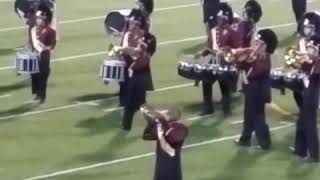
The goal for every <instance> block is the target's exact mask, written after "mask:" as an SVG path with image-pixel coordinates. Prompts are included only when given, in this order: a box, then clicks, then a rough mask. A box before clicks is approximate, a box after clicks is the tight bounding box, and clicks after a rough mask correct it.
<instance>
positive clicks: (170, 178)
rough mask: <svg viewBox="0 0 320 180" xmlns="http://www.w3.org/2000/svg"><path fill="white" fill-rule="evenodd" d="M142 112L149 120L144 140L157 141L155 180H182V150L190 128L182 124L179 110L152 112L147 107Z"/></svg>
mask: <svg viewBox="0 0 320 180" xmlns="http://www.w3.org/2000/svg"><path fill="white" fill-rule="evenodd" d="M141 112H142V114H143V115H144V117H145V119H146V120H147V127H146V128H145V130H144V133H143V139H144V140H149V141H150V140H151V141H157V145H156V167H155V173H154V178H153V179H154V180H182V168H181V156H180V154H181V149H182V145H183V143H184V141H185V139H186V137H187V136H188V128H187V127H186V126H185V125H184V124H183V123H182V120H181V112H180V110H179V109H177V108H170V109H168V110H163V111H158V112H150V110H148V109H147V108H145V107H142V108H141Z"/></svg>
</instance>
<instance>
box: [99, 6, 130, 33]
mask: <svg viewBox="0 0 320 180" xmlns="http://www.w3.org/2000/svg"><path fill="white" fill-rule="evenodd" d="M104 25H105V28H106V31H107V33H109V34H112V35H117V34H120V33H122V32H124V30H125V27H126V18H125V16H124V15H122V14H121V13H120V12H116V11H115V12H110V13H109V14H108V15H107V17H106V19H105V21H104Z"/></svg>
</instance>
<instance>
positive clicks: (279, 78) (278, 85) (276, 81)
mask: <svg viewBox="0 0 320 180" xmlns="http://www.w3.org/2000/svg"><path fill="white" fill-rule="evenodd" d="M270 80H271V87H272V88H275V89H281V90H283V89H284V88H285V83H284V71H283V68H282V67H279V68H274V69H272V70H271V73H270Z"/></svg>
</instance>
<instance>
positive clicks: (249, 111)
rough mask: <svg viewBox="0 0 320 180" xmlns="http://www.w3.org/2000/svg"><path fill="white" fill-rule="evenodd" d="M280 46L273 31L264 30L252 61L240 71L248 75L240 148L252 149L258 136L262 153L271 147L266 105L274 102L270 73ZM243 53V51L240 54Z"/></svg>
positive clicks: (261, 31)
mask: <svg viewBox="0 0 320 180" xmlns="http://www.w3.org/2000/svg"><path fill="white" fill-rule="evenodd" d="M277 44H278V39H277V36H276V34H275V33H274V32H273V31H272V30H270V29H264V30H260V31H259V32H258V33H257V36H256V40H255V42H254V43H253V45H252V48H250V49H249V50H250V51H248V52H247V54H250V56H249V58H248V59H247V60H246V61H244V62H241V63H239V68H241V69H243V70H244V71H245V73H246V76H245V77H246V78H245V79H244V82H243V83H244V96H245V102H244V124H243V126H244V127H243V131H242V135H241V137H240V139H238V140H236V143H237V144H238V145H240V146H250V145H251V136H252V133H253V132H254V133H255V135H256V137H257V140H258V144H259V146H258V147H260V148H262V149H265V150H267V149H269V148H270V145H271V138H270V131H269V127H268V125H267V123H266V114H265V103H267V102H270V101H271V86H270V71H271V54H273V52H274V51H275V49H276V47H277ZM239 52H241V50H239Z"/></svg>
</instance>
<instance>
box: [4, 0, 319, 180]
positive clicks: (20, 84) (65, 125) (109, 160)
mask: <svg viewBox="0 0 320 180" xmlns="http://www.w3.org/2000/svg"><path fill="white" fill-rule="evenodd" d="M244 2H245V1H244V0H233V1H231V3H232V6H233V7H234V8H235V10H236V11H238V12H239V11H241V7H242V6H243V4H244ZM260 2H261V3H262V5H263V8H264V16H263V19H262V21H261V22H260V24H259V26H260V27H266V26H269V27H272V28H274V30H275V31H276V32H277V34H278V36H279V39H280V41H281V42H280V47H279V49H278V51H277V53H276V54H275V55H274V56H273V66H274V67H277V66H280V65H281V64H283V60H282V58H281V56H282V54H283V51H284V49H285V48H286V47H287V46H288V45H291V44H293V43H294V42H295V35H293V32H294V30H295V25H294V24H293V20H294V19H293V14H292V12H291V4H290V2H291V1H289V0H286V1H284V0H260ZM198 3H199V1H198V0H156V7H157V10H156V12H155V13H154V15H153V17H152V31H153V32H154V33H155V34H156V35H157V38H158V40H159V42H160V43H159V48H158V52H157V54H156V55H155V57H154V58H153V60H152V72H153V79H154V83H155V85H156V88H157V89H158V91H156V92H152V93H150V94H149V96H148V101H149V103H151V104H153V105H155V106H165V105H168V104H173V105H177V106H179V107H181V108H182V109H183V112H184V117H185V118H186V119H188V121H187V124H188V125H189V126H190V136H189V138H188V140H187V142H186V145H187V148H186V149H185V150H184V152H183V154H182V156H183V158H182V160H183V172H184V179H185V180H256V179H259V180H269V179H273V180H300V179H305V180H316V179H319V177H320V168H319V166H318V165H315V164H314V165H311V164H305V163H303V162H302V161H301V160H300V159H297V158H295V157H293V156H292V155H291V154H290V153H289V152H288V146H289V145H291V143H292V142H293V136H294V130H295V129H294V126H291V125H290V124H288V122H289V123H290V122H294V120H295V119H296V117H295V116H294V115H292V114H294V113H296V111H297V108H296V106H295V103H294V101H293V98H292V96H291V92H289V91H288V93H287V95H286V96H281V95H280V92H279V91H274V92H273V104H272V105H270V106H268V122H269V125H270V126H271V127H272V128H273V130H274V131H273V133H272V138H273V149H272V151H270V152H261V151H259V150H255V149H253V148H250V149H243V148H239V147H236V146H234V145H233V143H232V141H231V140H232V139H234V138H236V136H237V135H239V133H240V132H241V128H242V125H241V123H239V121H241V120H242V119H243V117H242V116H243V115H242V111H243V105H242V104H243V100H242V98H241V97H236V98H235V99H234V105H233V111H234V113H233V116H232V117H230V118H228V119H223V116H222V113H221V112H220V111H217V112H216V113H215V114H214V115H212V116H206V117H199V116H198V115H197V114H198V113H199V112H200V111H201V107H202V106H201V103H202V96H201V89H200V88H196V87H192V86H191V85H190V83H192V82H191V81H188V80H186V79H182V78H180V77H179V76H178V75H177V72H176V67H177V62H178V60H179V57H180V56H181V55H182V54H190V53H194V52H196V51H197V50H199V49H200V48H201V47H202V46H203V44H204V41H205V39H204V38H203V37H202V36H203V35H204V28H203V24H202V14H201V13H202V12H201V8H200V6H199V5H198ZM132 5H133V0H132V1H131V0H90V1H89V0H87V1H86V0H60V1H58V11H59V19H60V23H61V24H60V25H59V29H60V39H61V40H60V41H59V44H58V47H57V49H56V50H55V52H54V58H53V62H52V64H51V67H52V74H51V77H50V80H49V90H48V101H47V103H46V104H45V105H42V106H33V105H30V104H28V103H27V102H28V101H29V100H30V99H31V92H30V84H29V80H28V78H27V77H24V76H16V75H15V72H14V69H12V67H11V66H12V65H13V59H14V56H15V54H14V53H15V52H14V48H15V47H17V46H21V45H23V44H24V42H26V36H25V35H26V29H23V28H20V26H22V25H23V24H22V22H20V20H18V18H17V17H16V16H15V14H14V13H13V7H12V6H13V2H1V1H0V77H1V81H0V104H1V106H0V180H35V179H48V180H106V179H107V180H150V179H152V176H153V168H154V156H153V155H152V154H149V153H150V152H153V151H154V148H155V146H154V144H153V143H150V142H144V141H142V139H141V134H142V130H143V127H144V124H145V122H144V120H143V119H142V118H141V116H140V115H137V116H136V117H135V121H134V128H133V130H132V131H131V132H130V133H125V132H123V131H122V130H120V128H119V125H120V117H121V111H120V110H117V109H115V108H117V105H118V101H117V98H114V97H111V95H112V93H114V92H116V91H117V87H116V86H115V87H112V86H105V85H104V84H103V83H102V82H101V80H100V79H99V78H98V71H99V67H100V64H101V63H102V60H103V58H104V56H105V54H104V53H103V52H102V51H105V50H106V49H107V45H108V41H107V37H106V33H105V30H104V28H103V20H104V19H103V18H101V17H102V16H104V15H106V14H107V12H108V11H110V10H112V9H124V8H127V7H131V6H132ZM182 5H183V6H182ZM309 9H313V10H316V9H320V1H319V0H315V1H313V2H312V3H309ZM92 17H93V18H92ZM99 17H100V18H99ZM78 19H81V20H78ZM75 20H77V21H75ZM219 98H220V93H219V91H218V89H215V99H216V101H218V100H219ZM79 102H83V103H79ZM88 102H89V103H88ZM284 122H286V123H284ZM52 173H53V174H52Z"/></svg>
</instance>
